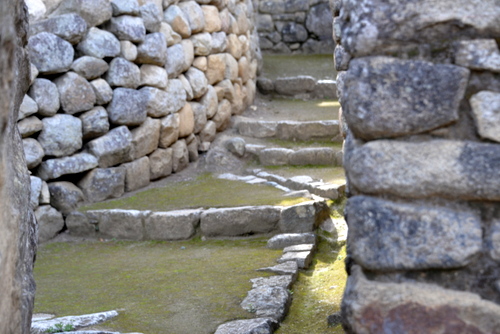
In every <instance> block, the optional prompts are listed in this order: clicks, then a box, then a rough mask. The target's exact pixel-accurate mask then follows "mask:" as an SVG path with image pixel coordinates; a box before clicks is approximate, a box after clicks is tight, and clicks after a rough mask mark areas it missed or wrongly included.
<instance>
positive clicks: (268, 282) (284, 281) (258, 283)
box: [250, 275, 293, 289]
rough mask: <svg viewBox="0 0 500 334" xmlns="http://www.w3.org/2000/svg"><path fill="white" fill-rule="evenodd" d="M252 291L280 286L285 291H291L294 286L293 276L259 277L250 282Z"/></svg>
mask: <svg viewBox="0 0 500 334" xmlns="http://www.w3.org/2000/svg"><path fill="white" fill-rule="evenodd" d="M250 282H252V289H256V288H259V287H266V286H267V287H275V286H279V287H282V288H285V289H290V288H291V287H292V284H293V280H292V275H278V276H270V277H257V278H252V279H251V280H250Z"/></svg>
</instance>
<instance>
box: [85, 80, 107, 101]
mask: <svg viewBox="0 0 500 334" xmlns="http://www.w3.org/2000/svg"><path fill="white" fill-rule="evenodd" d="M90 84H91V85H92V89H93V90H94V93H95V98H96V101H95V102H96V104H97V105H104V104H108V103H109V102H110V101H111V99H112V98H113V89H111V87H110V86H109V84H108V82H107V81H106V80H104V79H95V80H92V81H91V82H90Z"/></svg>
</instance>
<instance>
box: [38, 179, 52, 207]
mask: <svg viewBox="0 0 500 334" xmlns="http://www.w3.org/2000/svg"><path fill="white" fill-rule="evenodd" d="M40 204H50V192H49V185H48V184H47V182H45V181H43V182H42V191H41V192H40Z"/></svg>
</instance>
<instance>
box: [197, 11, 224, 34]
mask: <svg viewBox="0 0 500 334" xmlns="http://www.w3.org/2000/svg"><path fill="white" fill-rule="evenodd" d="M201 10H202V11H203V17H204V18H205V27H204V29H203V31H204V32H209V33H212V32H217V31H220V30H221V28H222V21H221V19H220V16H219V10H218V9H217V7H215V6H209V5H203V6H201Z"/></svg>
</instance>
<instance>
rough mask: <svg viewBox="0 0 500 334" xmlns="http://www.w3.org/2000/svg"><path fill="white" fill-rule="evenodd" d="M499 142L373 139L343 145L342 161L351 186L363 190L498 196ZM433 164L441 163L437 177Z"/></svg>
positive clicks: (473, 197)
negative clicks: (355, 145)
mask: <svg viewBox="0 0 500 334" xmlns="http://www.w3.org/2000/svg"><path fill="white" fill-rule="evenodd" d="M497 146H498V145H494V144H485V143H473V142H461V141H453V140H431V141H428V142H421V143H409V142H396V141H390V140H377V141H373V142H369V143H367V144H365V145H362V146H359V147H356V148H353V149H350V150H346V155H345V157H344V158H345V160H344V163H345V168H346V169H347V170H349V180H350V186H351V187H354V188H356V189H363V192H364V193H366V194H391V195H396V196H402V197H407V198H424V197H429V196H440V197H444V198H452V199H463V200H493V201H498V200H499V199H500V190H499V189H500V185H499V184H498V182H497V180H499V177H500V175H499V173H500V171H499V170H498V168H495V167H494V166H496V165H497V163H495V162H496V161H498V159H500V148H499V147H497ZM380 166H384V168H380ZM436 166H440V167H439V177H436ZM367 170H370V171H371V172H370V173H366V171H367Z"/></svg>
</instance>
